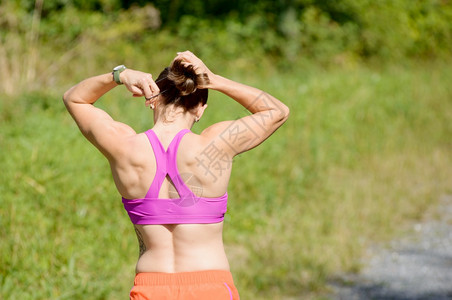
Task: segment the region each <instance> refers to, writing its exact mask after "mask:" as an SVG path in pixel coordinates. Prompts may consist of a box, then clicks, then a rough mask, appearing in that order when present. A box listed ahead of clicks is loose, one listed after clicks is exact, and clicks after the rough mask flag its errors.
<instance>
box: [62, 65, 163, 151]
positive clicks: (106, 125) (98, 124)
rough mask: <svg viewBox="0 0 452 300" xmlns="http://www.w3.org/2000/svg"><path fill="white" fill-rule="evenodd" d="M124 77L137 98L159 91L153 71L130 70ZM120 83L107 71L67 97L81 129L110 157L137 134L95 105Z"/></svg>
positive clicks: (122, 78)
mask: <svg viewBox="0 0 452 300" xmlns="http://www.w3.org/2000/svg"><path fill="white" fill-rule="evenodd" d="M120 80H121V82H123V83H124V85H125V86H126V87H127V89H128V90H129V91H130V92H131V93H132V94H133V96H135V97H142V96H144V97H146V98H150V97H151V96H153V95H156V94H158V92H159V89H158V87H157V85H156V84H155V82H154V81H153V80H152V75H151V74H149V73H144V72H140V71H135V70H131V69H126V70H125V71H123V72H122V73H121V74H120ZM117 85H118V84H117V83H116V82H115V81H114V80H113V76H112V74H111V73H107V74H103V75H99V76H94V77H91V78H88V79H85V80H83V81H82V82H80V83H78V84H77V85H75V86H73V87H72V88H70V89H69V90H68V91H66V93H64V96H63V101H64V104H65V105H66V108H67V110H68V111H69V113H70V114H71V116H72V118H73V119H74V120H75V122H76V123H77V125H78V127H79V128H80V131H81V132H82V133H83V135H84V136H85V137H86V138H87V139H88V140H89V141H90V142H91V143H92V144H93V145H94V146H96V147H97V148H98V149H99V150H100V151H101V152H102V153H103V154H104V155H105V156H106V157H107V158H108V159H109V160H110V159H112V158H114V157H115V156H116V154H117V153H118V150H120V149H119V148H120V147H121V144H122V143H120V140H121V139H123V138H125V137H127V136H130V135H133V134H135V131H134V130H133V129H132V128H131V127H130V126H128V125H126V124H124V123H120V122H116V121H115V120H113V119H112V118H111V116H110V115H109V114H108V113H106V112H105V111H103V110H101V109H99V108H97V107H95V106H94V105H93V104H94V103H95V102H96V101H97V100H98V99H99V98H100V97H101V96H102V95H104V94H105V93H107V92H108V91H110V90H111V89H113V88H114V87H116V86H117ZM149 104H150V101H146V105H149Z"/></svg>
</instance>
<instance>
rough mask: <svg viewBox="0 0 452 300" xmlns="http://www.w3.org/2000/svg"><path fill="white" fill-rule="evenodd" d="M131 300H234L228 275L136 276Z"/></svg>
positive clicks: (235, 297) (235, 296)
mask: <svg viewBox="0 0 452 300" xmlns="http://www.w3.org/2000/svg"><path fill="white" fill-rule="evenodd" d="M130 299H131V300H149V299H152V300H154V299H155V300H165V299H168V300H204V299H205V300H212V299H215V300H223V299H224V300H238V299H240V297H239V293H238V292H237V289H236V288H235V285H234V281H233V280H232V275H231V272H229V271H221V270H213V271H198V272H183V273H138V274H137V275H136V276H135V281H134V286H133V288H132V290H131V291H130Z"/></svg>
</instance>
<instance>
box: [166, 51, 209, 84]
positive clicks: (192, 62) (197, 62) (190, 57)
mask: <svg viewBox="0 0 452 300" xmlns="http://www.w3.org/2000/svg"><path fill="white" fill-rule="evenodd" d="M174 60H181V61H182V64H183V65H184V66H186V67H188V66H193V69H194V70H195V73H196V75H202V74H205V75H204V76H207V77H208V79H209V80H208V81H206V84H200V85H198V88H200V89H210V88H212V87H213V82H212V81H213V80H214V78H215V74H214V73H212V71H210V70H209V68H207V66H206V65H205V64H204V62H203V61H202V60H201V59H199V58H198V57H197V56H196V55H194V54H193V53H191V52H190V51H184V52H178V53H177V56H176V57H175V58H174Z"/></svg>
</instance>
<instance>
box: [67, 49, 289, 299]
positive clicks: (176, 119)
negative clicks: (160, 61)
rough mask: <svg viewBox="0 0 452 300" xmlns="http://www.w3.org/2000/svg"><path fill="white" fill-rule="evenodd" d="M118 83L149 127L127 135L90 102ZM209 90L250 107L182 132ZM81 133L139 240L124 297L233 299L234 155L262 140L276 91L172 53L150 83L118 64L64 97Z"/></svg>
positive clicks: (279, 113)
mask: <svg viewBox="0 0 452 300" xmlns="http://www.w3.org/2000/svg"><path fill="white" fill-rule="evenodd" d="M122 83H123V84H124V85H125V86H126V87H127V89H128V90H129V91H130V92H131V93H132V94H133V96H136V97H142V96H144V97H145V99H146V101H145V105H146V106H150V107H151V109H153V114H154V127H153V128H152V129H150V130H148V131H146V132H144V133H136V132H135V131H134V130H133V129H132V128H131V127H129V126H128V125H126V124H123V123H120V122H116V121H114V120H113V119H112V118H111V117H110V116H109V115H108V114H107V113H106V112H105V111H103V110H101V109H99V108H96V107H94V106H93V104H94V102H96V101H97V100H98V99H99V98H100V97H101V96H102V95H103V94H105V93H106V92H108V91H109V90H111V89H112V88H114V87H116V86H117V85H118V84H122ZM208 89H212V90H216V91H219V92H221V93H224V94H225V95H227V96H229V97H231V98H232V99H234V100H235V101H237V102H238V103H240V104H241V105H242V106H243V107H245V108H246V109H248V110H249V111H250V112H251V113H252V114H251V115H248V116H246V117H243V118H241V119H238V120H234V121H223V122H219V123H216V124H213V125H211V126H209V127H208V128H206V129H205V130H204V131H203V132H202V133H201V134H200V135H197V134H194V133H192V132H191V131H190V129H191V128H192V126H193V124H194V123H195V122H197V121H199V119H200V118H201V117H202V115H203V113H204V111H205V109H206V108H207V104H206V102H207V95H208ZM63 99H64V103H65V105H66V107H67V109H68V111H69V112H70V114H71V115H72V117H73V118H74V120H75V122H76V123H77V125H78V126H79V128H80V130H81V132H82V133H83V134H84V135H85V137H86V138H87V139H88V140H89V141H90V142H91V143H92V144H93V145H94V146H96V147H97V148H98V149H99V150H100V151H101V152H102V153H103V155H104V156H105V157H106V158H107V159H108V161H109V163H110V166H111V171H112V174H113V178H114V181H115V184H116V187H117V189H118V191H119V193H120V194H121V195H122V197H123V203H124V207H125V209H126V210H127V212H128V213H129V216H130V219H131V221H132V223H133V224H134V226H135V231H136V234H137V237H138V241H139V244H140V257H139V259H138V263H137V265H136V277H135V285H134V287H133V289H132V291H131V293H130V299H238V298H239V296H238V293H237V290H236V288H235V286H234V282H233V280H232V276H231V273H230V270H229V263H228V260H227V258H226V254H225V252H224V247H223V241H222V230H223V218H224V213H225V212H226V205H227V187H228V182H229V177H230V174H231V165H232V159H233V157H234V156H235V155H237V154H239V153H242V152H245V151H247V150H250V149H252V148H254V147H256V146H257V145H259V144H260V143H262V142H263V141H264V140H265V139H267V138H268V137H269V136H270V135H271V134H272V133H273V132H274V131H275V130H276V129H278V127H280V126H281V125H282V124H283V123H284V122H285V121H286V119H287V118H288V115H289V109H288V108H287V106H285V105H284V104H283V103H281V102H280V101H279V100H277V99H276V98H274V97H272V96H270V95H268V94H266V93H264V92H262V91H260V90H258V89H255V88H252V87H249V86H246V85H243V84H240V83H237V82H234V81H231V80H228V79H226V78H223V77H221V76H219V75H216V74H214V73H212V72H211V71H210V70H209V69H208V68H207V67H206V65H205V64H204V63H203V62H202V61H201V60H200V59H199V58H197V57H196V56H195V55H194V54H193V53H191V52H189V51H186V52H182V53H178V55H177V56H176V57H175V59H174V60H173V62H172V64H171V66H170V67H168V68H166V69H165V70H164V71H163V72H162V73H161V74H160V76H159V77H158V79H157V80H156V81H155V82H154V81H153V79H152V76H151V74H147V73H143V72H139V71H134V70H131V69H126V68H125V67H124V66H120V67H117V68H115V69H114V71H113V75H112V73H107V74H104V75H100V76H96V77H92V78H88V79H86V80H84V81H82V82H80V83H79V84H77V85H75V86H74V87H72V88H71V89H69V90H68V91H67V92H66V93H65V94H64V97H63Z"/></svg>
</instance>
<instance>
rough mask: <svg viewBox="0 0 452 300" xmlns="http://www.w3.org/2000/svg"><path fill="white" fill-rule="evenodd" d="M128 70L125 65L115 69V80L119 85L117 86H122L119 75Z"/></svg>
mask: <svg viewBox="0 0 452 300" xmlns="http://www.w3.org/2000/svg"><path fill="white" fill-rule="evenodd" d="M125 69H127V68H126V66H124V65H119V66H116V67H114V68H113V80H114V81H115V82H116V83H117V84H122V82H121V79H120V78H119V74H120V73H121V72H122V71H124V70H125Z"/></svg>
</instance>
